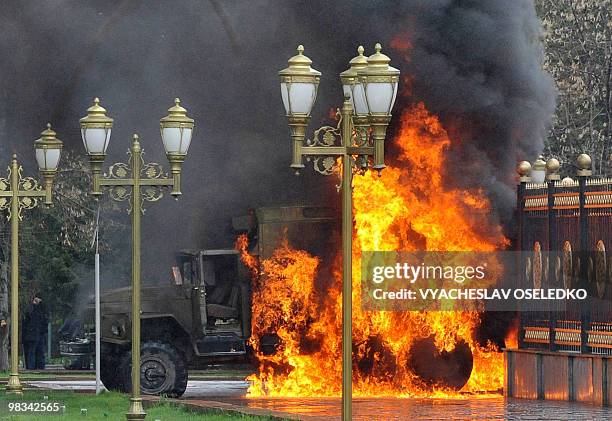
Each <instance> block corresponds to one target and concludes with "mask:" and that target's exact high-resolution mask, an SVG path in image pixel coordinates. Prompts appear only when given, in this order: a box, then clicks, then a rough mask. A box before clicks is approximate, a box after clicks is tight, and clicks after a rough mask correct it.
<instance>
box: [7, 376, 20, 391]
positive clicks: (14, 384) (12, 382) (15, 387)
mask: <svg viewBox="0 0 612 421" xmlns="http://www.w3.org/2000/svg"><path fill="white" fill-rule="evenodd" d="M6 393H9V394H14V395H21V394H22V393H23V386H21V382H20V381H19V375H18V374H11V375H10V376H9V379H8V384H7V385H6Z"/></svg>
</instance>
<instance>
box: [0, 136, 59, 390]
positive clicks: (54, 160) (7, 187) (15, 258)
mask: <svg viewBox="0 0 612 421" xmlns="http://www.w3.org/2000/svg"><path fill="white" fill-rule="evenodd" d="M55 136H56V133H55V132H54V131H53V130H51V125H50V124H47V129H46V130H45V131H43V132H42V133H41V138H40V139H37V140H36V141H34V148H35V153H36V161H37V163H38V168H39V170H40V173H41V175H42V177H43V180H44V188H43V186H41V185H40V184H39V183H38V181H36V180H35V179H34V178H32V177H23V176H22V171H23V169H22V167H21V165H19V163H18V162H17V155H13V160H12V162H11V166H10V167H9V168H8V174H9V175H8V177H7V178H0V210H8V219H9V220H10V221H11V374H10V376H9V380H8V384H7V386H6V392H7V393H18V394H21V393H22V391H23V388H22V386H21V382H20V381H19V221H20V220H21V219H22V211H23V210H24V209H34V208H35V207H36V206H37V205H38V201H39V199H42V198H44V204H45V205H47V206H50V205H51V204H52V187H53V179H54V178H55V175H56V173H57V166H58V164H59V160H60V155H61V151H62V141H61V140H59V139H58V138H57V137H55Z"/></svg>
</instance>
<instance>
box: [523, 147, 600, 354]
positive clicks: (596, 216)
mask: <svg viewBox="0 0 612 421" xmlns="http://www.w3.org/2000/svg"><path fill="white" fill-rule="evenodd" d="M583 157H584V155H583ZM587 158H588V157H587ZM583 162H586V160H584V159H583ZM549 163H550V161H549ZM588 164H589V166H588V168H586V165H584V164H583V165H582V167H581V166H580V161H579V170H578V174H579V175H578V176H577V180H573V179H570V178H565V179H563V180H559V177H558V175H556V170H558V164H557V166H556V168H555V165H547V169H546V180H545V181H544V182H543V183H534V182H529V179H528V177H527V174H526V171H523V174H521V173H519V174H520V175H521V176H522V177H521V183H520V184H519V187H518V231H519V235H518V241H517V246H518V250H519V251H520V252H521V271H520V277H519V278H520V279H519V280H518V282H519V285H520V286H521V287H523V288H566V289H572V288H584V289H585V290H586V291H587V292H588V298H587V299H586V300H584V301H577V302H572V303H560V302H556V301H551V302H544V303H543V302H541V301H539V302H535V301H534V302H529V303H527V304H525V307H523V310H529V311H521V312H520V327H519V348H523V349H538V350H546V351H556V352H577V353H591V354H603V355H612V257H610V256H609V253H608V252H607V250H608V249H609V248H610V247H612V179H596V178H592V177H590V171H589V168H590V159H589V160H588ZM534 178H535V177H534Z"/></svg>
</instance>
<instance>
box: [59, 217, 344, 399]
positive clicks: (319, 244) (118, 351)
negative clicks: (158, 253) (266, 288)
mask: <svg viewBox="0 0 612 421" xmlns="http://www.w3.org/2000/svg"><path fill="white" fill-rule="evenodd" d="M232 225H233V229H234V232H235V234H236V235H240V234H247V236H248V238H249V244H250V245H251V247H250V252H251V253H252V254H253V255H255V256H258V257H259V258H260V259H262V258H266V257H269V256H271V255H272V253H273V252H274V250H275V249H276V248H277V247H278V246H279V245H280V244H281V243H282V241H284V240H285V239H286V240H288V241H289V243H290V244H291V245H292V246H294V247H296V248H298V249H304V250H308V251H310V252H312V253H314V254H317V255H326V254H329V253H331V252H332V251H333V250H336V249H337V245H338V235H337V233H338V228H339V224H338V214H337V211H336V210H335V209H333V208H323V207H305V206H292V207H275V208H259V209H256V210H253V211H251V212H249V213H248V214H247V215H245V216H241V217H236V218H233V219H232ZM171 273H172V274H173V276H170V277H169V279H167V280H165V281H163V282H161V283H159V280H155V281H157V282H158V283H155V282H146V280H145V282H144V284H143V288H142V293H141V306H142V316H141V332H142V334H141V388H142V392H143V393H145V394H152V395H166V396H170V397H178V396H181V395H182V394H183V393H184V392H185V389H186V387H187V379H188V372H189V369H190V368H192V367H196V366H198V365H200V364H202V363H210V362H215V361H225V362H232V361H235V362H244V361H245V359H246V358H247V354H248V353H249V347H248V343H247V342H248V339H249V337H250V336H251V300H252V294H251V286H252V279H251V273H250V271H249V269H248V268H247V267H245V265H244V264H243V263H242V262H241V259H240V254H239V252H238V251H237V250H235V249H232V248H227V249H207V250H182V251H180V252H178V253H176V263H175V266H173V267H172V272H171ZM93 303H94V300H93V297H91V299H90V300H89V302H88V305H87V307H86V309H85V311H84V313H83V314H82V316H81V317H80V321H79V323H78V325H79V326H81V328H78V329H72V330H71V332H70V333H69V334H66V333H65V332H64V335H63V339H62V340H61V341H60V353H61V355H62V356H64V357H69V358H70V359H72V360H77V361H90V360H91V359H92V358H93V354H94V344H95V329H94V304H93ZM100 303H101V364H100V368H101V370H100V372H101V379H102V382H103V383H104V385H105V387H106V388H107V389H110V390H121V391H126V392H127V391H129V390H131V378H130V372H131V355H130V354H131V352H130V351H131V325H132V323H131V287H126V288H119V289H115V290H111V291H106V292H104V293H103V294H101V297H100ZM261 343H262V351H263V352H269V353H273V352H274V350H275V347H276V346H277V344H278V337H276V336H275V335H270V336H269V337H265V338H262V340H261Z"/></svg>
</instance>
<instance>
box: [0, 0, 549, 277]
mask: <svg viewBox="0 0 612 421" xmlns="http://www.w3.org/2000/svg"><path fill="white" fill-rule="evenodd" d="M0 14H1V16H0V28H2V29H1V31H2V37H0V52H1V53H2V55H1V57H2V59H1V60H0V72H1V78H0V93H1V95H2V101H1V102H0V136H1V140H0V165H2V167H4V166H5V165H6V164H7V163H8V160H9V157H10V153H11V152H13V151H16V152H18V153H20V154H21V156H22V159H23V161H24V163H25V167H26V171H27V172H34V171H35V164H34V160H33V156H32V155H33V154H32V149H31V142H32V140H33V139H35V138H36V137H37V136H38V134H39V132H40V131H41V130H42V129H43V128H44V125H45V123H46V122H47V121H51V123H52V124H53V126H54V128H55V129H56V130H57V132H58V135H59V137H60V138H62V139H63V140H64V142H65V145H66V147H67V148H70V149H74V150H76V151H79V152H82V151H83V149H82V145H81V140H80V134H79V127H78V119H79V118H80V117H82V116H83V115H84V114H85V110H86V108H87V107H88V106H89V105H90V103H91V101H92V99H93V97H94V96H99V97H100V98H101V101H102V104H103V105H104V106H105V107H106V108H107V109H108V110H109V114H110V115H111V116H112V117H114V118H115V128H114V130H113V137H112V141H111V146H110V148H109V157H108V161H107V162H108V163H111V162H115V161H117V160H122V159H124V158H125V155H124V153H125V151H126V150H127V148H128V146H129V142H130V138H131V134H132V133H133V132H138V133H139V134H140V135H141V138H142V144H143V147H144V148H145V150H146V152H147V154H146V159H147V160H150V161H157V162H161V163H164V164H166V161H165V157H164V155H163V149H162V146H161V142H160V140H159V129H158V119H159V118H160V117H162V116H164V115H165V114H166V109H167V108H168V107H169V106H170V105H172V101H173V98H174V97H175V96H179V97H180V98H181V99H182V103H183V105H184V106H185V107H187V108H188V110H189V114H190V115H191V116H192V117H193V118H195V119H196V124H197V127H196V131H195V135H194V140H193V143H192V147H191V150H190V153H189V156H188V158H187V160H186V162H185V164H184V178H183V181H184V184H183V192H184V195H183V198H182V199H181V201H180V202H179V203H175V202H174V201H172V200H170V199H165V200H163V201H162V202H159V203H155V204H151V205H150V206H148V210H147V213H146V216H145V218H144V219H143V234H144V239H143V243H144V244H145V246H146V247H145V250H144V252H143V259H144V264H143V268H144V272H143V279H145V280H148V281H152V282H160V281H161V282H166V278H167V277H168V273H169V266H170V264H171V261H172V256H173V253H174V251H175V250H177V249H180V248H198V247H222V246H230V245H231V242H232V237H231V235H230V230H229V217H231V216H234V215H239V214H242V213H244V211H245V210H246V209H247V208H249V207H257V206H274V205H290V204H322V205H333V204H335V202H336V201H338V200H339V197H338V195H337V194H336V193H335V189H334V187H333V184H334V181H335V180H329V179H324V178H322V177H319V176H317V175H314V174H312V171H305V172H304V175H302V176H300V177H299V178H296V177H295V176H294V175H293V174H292V172H291V171H290V170H289V168H288V165H289V162H290V144H289V137H288V129H287V126H286V121H285V118H284V110H283V107H282V103H281V100H280V95H279V86H278V76H277V72H278V70H280V69H282V68H284V67H286V60H287V58H289V57H290V56H291V55H293V54H294V52H295V47H296V46H297V45H298V44H300V43H301V44H304V45H305V48H306V51H305V53H306V55H308V56H309V57H310V58H311V59H312V60H313V61H314V64H313V66H314V67H315V68H317V69H318V70H320V71H321V72H322V73H323V78H322V82H321V87H320V90H319V92H320V95H319V98H318V100H317V104H315V112H314V115H313V119H312V123H313V124H312V126H313V128H314V126H315V124H319V123H323V122H326V121H327V119H328V115H329V110H330V108H332V107H336V106H338V105H339V104H340V102H341V88H340V85H339V80H338V73H339V72H340V71H342V70H344V69H345V68H346V66H347V62H348V60H349V59H350V58H351V57H353V56H354V55H355V50H356V47H357V45H359V44H363V45H364V46H365V47H366V52H367V53H370V54H371V53H372V52H373V45H374V43H375V42H378V41H380V42H381V43H382V44H383V47H384V50H383V51H384V52H386V53H387V54H388V55H389V56H391V57H392V59H393V63H392V64H393V65H395V66H396V67H398V68H400V70H401V71H402V73H403V74H404V75H410V77H411V79H412V90H411V95H409V96H402V97H400V98H399V100H398V103H397V105H396V114H400V110H401V109H402V108H403V107H406V106H407V105H409V104H410V103H413V102H415V101H424V102H425V104H426V105H427V107H428V108H429V109H430V110H431V111H432V112H434V113H436V114H438V115H439V116H440V117H441V119H442V121H443V123H444V124H445V127H447V128H448V130H449V132H450V134H451V136H452V137H453V140H454V143H453V146H452V152H451V153H449V160H450V161H449V175H450V177H448V178H449V182H453V183H456V184H457V186H458V187H465V186H470V187H474V186H480V187H482V188H483V189H485V191H486V192H487V193H488V195H489V196H490V197H491V200H492V202H493V204H494V206H495V208H496V209H495V210H496V212H497V215H498V216H499V217H500V218H501V220H502V221H507V220H508V216H509V215H510V211H511V209H512V206H513V203H512V197H513V174H514V165H515V162H516V161H517V160H518V159H529V158H533V157H534V156H535V155H536V154H537V153H538V152H539V151H540V150H541V149H542V145H543V138H544V136H545V132H546V127H547V125H548V123H549V121H550V118H551V115H552V112H553V110H554V102H555V89H554V87H553V83H552V81H551V79H550V78H549V77H548V75H547V74H546V73H544V72H543V71H542V70H541V60H542V53H541V46H540V42H539V36H540V24H539V21H538V19H537V16H536V14H535V10H534V6H533V2H532V0H513V1H507V0H490V1H469V0H404V1H374V0H366V1H359V2H354V1H348V0H340V1H319V0H314V1H281V0H276V1H272V0H269V1H266V0H256V1H248V0H245V1H232V2H228V1H221V0H216V1H212V0H211V1H195V0H194V1H172V2H170V1H162V0H150V1H138V0H124V1H109V0H99V1H98V0H92V1H77V0H54V1H46V2H41V1H33V0H23V1H19V2H4V3H3V5H2V8H1V10H0ZM398 38H399V39H407V40H409V42H410V44H411V46H412V47H411V48H410V49H409V50H408V51H394V50H393V49H391V48H390V44H391V42H392V40H394V39H398ZM404 56H407V57H409V60H406V59H405V57H404ZM397 126H398V119H397V118H396V119H395V120H394V121H393V123H392V127H391V128H390V133H391V134H393V133H394V131H395V130H396V129H397ZM390 151H391V153H390V160H392V159H393V156H392V155H393V153H392V152H393V148H392V146H390ZM104 217H107V218H109V217H114V215H112V214H108V215H104ZM126 251H127V250H126ZM108 276H110V277H112V274H107V277H108Z"/></svg>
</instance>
